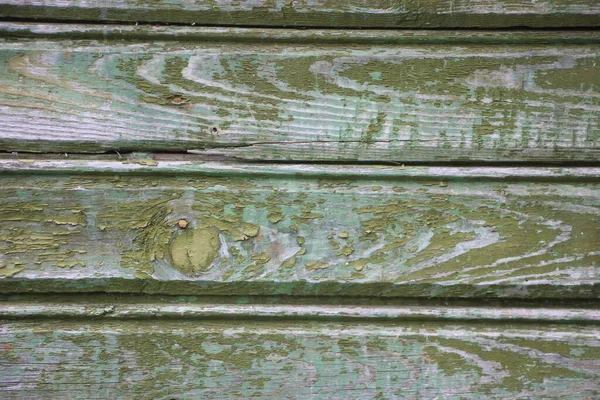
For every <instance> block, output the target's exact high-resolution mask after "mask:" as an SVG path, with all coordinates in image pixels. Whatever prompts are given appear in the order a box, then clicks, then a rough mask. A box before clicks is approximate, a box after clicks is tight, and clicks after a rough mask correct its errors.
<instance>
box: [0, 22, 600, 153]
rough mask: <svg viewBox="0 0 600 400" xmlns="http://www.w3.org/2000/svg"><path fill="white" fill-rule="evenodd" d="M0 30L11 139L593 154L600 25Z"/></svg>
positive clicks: (597, 139)
mask: <svg viewBox="0 0 600 400" xmlns="http://www.w3.org/2000/svg"><path fill="white" fill-rule="evenodd" d="M4 29H5V31H6V36H7V38H6V39H5V40H4V41H3V42H2V43H1V44H0V63H1V64H0V65H2V68H3V71H4V72H3V74H2V75H1V76H0V132H1V133H2V135H1V138H0V149H2V150H10V151H51V152H57V151H64V152H90V151H96V152H102V151H112V150H117V151H124V150H143V151H163V150H165V151H197V152H201V153H203V154H210V155H225V156H235V157H239V158H243V159H252V160H254V159H257V160H321V161H369V162H380V161H382V160H383V161H397V162H451V161H462V162H465V161H468V162H521V161H527V162H545V163H549V162H552V163H558V162H562V161H572V162H590V161H594V162H597V161H599V160H600V155H599V154H600V125H599V123H598V121H599V120H600V119H599V118H598V115H599V110H600V95H599V91H598V88H599V87H600V74H598V73H597V70H598V63H599V62H600V50H599V49H600V47H599V46H598V34H597V33H592V34H590V33H587V34H585V35H582V36H577V34H574V33H573V32H567V33H554V34H549V33H544V34H539V35H540V36H536V35H538V34H537V33H530V34H522V35H521V36H519V34H514V35H513V36H510V37H509V38H507V39H504V42H502V40H501V39H499V36H501V35H498V34H497V33H494V34H487V35H488V36H486V34H479V33H464V36H463V35H462V34H461V35H459V34H448V33H438V32H430V33H423V32H417V33H415V32H411V33H406V34H405V33H402V32H400V33H395V34H389V35H388V36H386V37H383V38H382V39H381V41H383V42H385V43H387V44H369V43H368V40H371V39H369V38H373V34H372V33H365V34H362V33H351V34H348V35H356V37H357V39H356V41H353V40H354V39H353V38H352V37H350V38H347V39H345V40H344V41H342V42H341V43H339V44H336V42H335V40H336V38H337V37H339V36H340V33H339V32H337V33H336V32H334V33H327V32H325V31H320V32H319V33H310V32H309V33H307V32H301V33H298V34H296V33H289V34H282V33H281V32H280V33H275V34H274V37H273V38H272V40H266V41H262V40H261V39H260V37H263V36H268V34H267V33H266V30H262V31H261V30H256V31H252V32H249V33H247V34H245V36H243V38H244V40H241V41H238V42H236V40H237V39H241V38H239V37H237V36H236V35H237V34H238V33H237V32H238V31H239V30H238V31H232V32H229V30H227V29H224V30H222V32H225V33H218V32H217V30H215V29H212V30H208V31H207V37H206V38H205V39H204V40H203V39H202V38H201V37H202V32H204V31H203V30H197V31H194V32H195V33H190V34H189V37H187V39H186V38H184V39H185V40H184V39H182V40H179V41H173V40H169V39H168V38H169V37H171V39H172V38H173V37H176V36H175V33H173V32H171V34H165V33H164V32H165V30H166V31H168V29H166V28H163V29H162V31H159V32H156V33H155V34H154V36H152V35H150V36H148V37H147V38H146V40H141V39H140V40H138V39H136V41H133V42H132V41H123V40H117V38H116V37H118V34H117V33H116V32H118V31H119V30H120V29H121V28H120V27H111V28H105V29H104V30H103V31H102V32H109V33H110V34H108V33H107V35H108V37H112V39H110V40H101V36H94V35H99V31H97V30H96V31H94V30H92V31H87V32H84V33H79V34H80V35H83V37H86V36H85V35H88V36H87V38H85V39H79V40H68V39H64V37H65V36H68V30H69V29H71V31H72V32H76V31H77V30H76V29H75V28H73V27H71V28H68V27H63V28H61V29H49V32H48V33H47V36H53V37H50V38H49V37H40V38H39V39H28V38H26V36H31V35H34V34H38V33H39V32H40V31H44V30H45V28H44V27H41V26H37V28H35V29H33V28H27V27H26V26H25V25H10V26H9V27H6V26H5V28H4ZM94 29H97V28H94ZM130 29H135V28H132V27H130ZM19 32H21V33H22V35H23V36H24V37H20V38H19V39H18V40H15V38H17V37H19V35H20V34H19ZM94 32H95V33H94ZM228 32H229V33H228ZM110 35H113V36H110ZM121 35H124V34H121ZM295 35H296V36H295ZM311 35H312V36H311ZM394 35H395V36H394ZM563 35H564V36H563ZM58 36H61V37H63V38H62V39H61V38H58ZM93 37H96V38H97V39H99V40H94V39H92V38H93ZM156 37H161V38H162V39H161V40H155V39H156ZM219 37H220V39H218V38H219ZM310 37H312V39H311V38H310ZM215 38H217V39H218V40H215ZM286 38H288V39H289V40H291V42H290V43H287V42H285V40H287V39H286ZM294 38H295V39H294ZM461 38H462V39H461ZM373 40H375V39H373ZM482 41H483V43H482ZM541 41H548V42H549V43H547V44H542V43H540V42H541ZM561 41H563V43H561ZM577 41H579V44H575V43H574V42H577ZM507 42H510V43H507ZM584 42H587V44H584ZM511 43H512V44H511ZM519 43H520V44H519ZM528 43H529V44H528ZM531 43H536V44H531ZM565 43H571V44H565ZM416 44H418V46H416Z"/></svg>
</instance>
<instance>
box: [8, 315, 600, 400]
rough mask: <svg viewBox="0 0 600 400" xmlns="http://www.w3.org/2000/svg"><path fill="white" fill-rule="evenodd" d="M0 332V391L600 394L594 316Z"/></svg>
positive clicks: (60, 326) (154, 324)
mask: <svg viewBox="0 0 600 400" xmlns="http://www.w3.org/2000/svg"><path fill="white" fill-rule="evenodd" d="M0 332H2V338H1V339H0V343H1V345H0V346H1V347H0V349H1V351H0V382H1V383H0V391H1V393H2V394H3V397H4V396H6V397H7V398H16V397H18V398H20V399H29V398H35V399H46V398H48V399H49V398H52V399H55V398H70V399H78V398H85V399H90V398H213V397H219V398H227V399H229V398H235V399H239V398H273V397H275V398H289V399H292V398H309V399H323V398H328V399H348V398H357V397H359V398H381V399H392V398H437V397H444V398H451V399H454V398H456V399H458V398H474V399H478V398H481V399H484V398H485V399H506V398H569V399H589V398H596V397H598V395H600V361H599V360H600V339H599V337H600V330H599V329H598V326H594V325H587V326H586V325H569V324H562V325H546V324H542V325H540V324H537V325H533V324H510V323H509V324H491V325H490V324H477V323H462V324H461V323H447V322H446V323H434V322H425V323H423V322H404V323H396V324H390V323H379V324H377V323H357V322H351V323H342V322H337V323H335V322H329V323H325V322H315V321H304V322H302V321H296V322H294V321H285V322H282V321H258V322H257V321H253V320H239V319H238V320H235V321H233V320H225V321H202V323H198V321H193V320H138V321H119V322H118V323H115V322H113V323H109V322H107V321H93V320H86V321H77V320H71V321H56V320H23V321H3V323H2V325H0Z"/></svg>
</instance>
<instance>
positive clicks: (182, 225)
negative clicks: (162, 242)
mask: <svg viewBox="0 0 600 400" xmlns="http://www.w3.org/2000/svg"><path fill="white" fill-rule="evenodd" d="M188 224H189V222H187V221H186V220H185V219H180V220H179V221H177V226H178V227H180V228H181V229H185V228H187V226H188Z"/></svg>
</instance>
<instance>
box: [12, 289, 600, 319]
mask: <svg viewBox="0 0 600 400" xmlns="http://www.w3.org/2000/svg"><path fill="white" fill-rule="evenodd" d="M36 318H52V319H56V320H64V319H78V320H80V321H82V320H87V319H105V320H139V319H152V320H158V319H165V318H167V319H170V318H176V319H182V318H185V319H194V320H210V319H215V318H228V319H254V320H270V319H276V320H294V321H298V320H319V321H335V322H339V321H363V322H364V321H367V322H368V321H371V322H372V321H375V322H376V323H381V322H383V321H387V322H400V321H421V322H423V321H438V322H439V321H449V322H454V323H456V322H473V321H475V322H491V323H492V322H493V323H497V322H508V323H515V322H527V323H537V324H542V323H571V324H599V323H600V309H598V304H597V303H596V302H593V301H592V302H590V301H573V300H568V301H565V300H558V301H548V300H545V301H541V302H540V301H535V302H533V301H529V300H519V299H504V300H497V299H477V300H469V299H461V300H458V299H422V298H421V299H417V298H410V299H404V298H403V299H399V298H377V297H322V296H321V297H310V296H302V297H290V296H284V297H280V296H200V297H198V296H164V295H123V294H120V293H117V294H90V293H85V294H76V293H69V294H67V295H64V294H36V295H30V294H25V295H23V294H17V295H15V294H12V295H3V296H0V319H11V320H19V319H36Z"/></svg>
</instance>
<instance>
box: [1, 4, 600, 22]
mask: <svg viewBox="0 0 600 400" xmlns="http://www.w3.org/2000/svg"><path fill="white" fill-rule="evenodd" d="M0 18H8V19H10V18H27V19H32V18H35V19H49V20H68V21H77V20H79V21H104V22H109V21H110V22H115V21H130V22H172V23H182V24H199V25H244V26H302V27H354V28H360V27H369V28H377V27H383V28H398V27H404V28H423V27H425V28H436V27H446V28H453V27H461V28H465V27H466V28H468V27H476V28H498V27H519V26H526V27H536V28H539V27H576V26H580V27H590V26H599V25H600V5H599V4H598V2H597V1H596V0H539V1H532V0H516V1H515V0H478V1H473V0H438V1H418V0H405V1H401V2H400V1H389V0H316V1H315V0H268V1H267V0H254V1H215V0H201V1H188V0H170V1H139V0H117V1H115V0H110V1H109V0H98V1H93V2H91V1H87V0H61V1H56V0H27V1H23V0H0Z"/></svg>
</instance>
